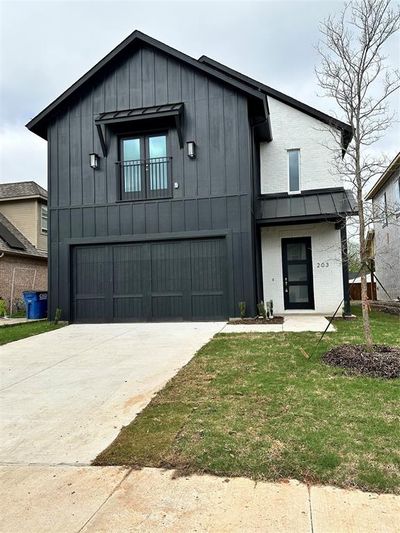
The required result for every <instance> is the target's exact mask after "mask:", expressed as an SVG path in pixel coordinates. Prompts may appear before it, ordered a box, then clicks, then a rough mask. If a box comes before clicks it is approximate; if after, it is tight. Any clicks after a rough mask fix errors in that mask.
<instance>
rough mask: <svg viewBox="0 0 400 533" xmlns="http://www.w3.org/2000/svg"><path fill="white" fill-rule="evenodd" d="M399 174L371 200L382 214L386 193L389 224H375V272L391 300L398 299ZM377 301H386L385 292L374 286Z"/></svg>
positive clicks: (399, 277) (399, 281)
mask: <svg viewBox="0 0 400 533" xmlns="http://www.w3.org/2000/svg"><path fill="white" fill-rule="evenodd" d="M399 179H400V172H396V173H395V174H394V175H393V176H392V177H391V179H390V180H389V181H388V182H387V184H386V185H385V187H383V188H382V189H381V191H380V192H379V194H377V196H376V197H375V198H374V199H373V204H374V205H375V204H378V205H379V206H380V209H379V210H378V213H379V214H380V215H381V214H382V209H383V194H384V192H386V199H387V206H388V213H389V223H388V225H387V226H382V223H381V222H375V224H374V227H375V270H376V275H377V277H378V279H379V281H380V282H381V283H382V285H383V286H384V287H385V289H386V290H387V292H388V293H389V295H390V297H391V298H392V299H396V298H399V297H400V216H396V215H395V211H396V210H397V209H399V208H398V206H399V202H400V198H399V184H398V180H399ZM376 290H377V297H378V300H388V299H389V298H388V296H387V295H386V293H385V291H384V290H383V289H382V288H381V287H380V285H379V283H377V284H376Z"/></svg>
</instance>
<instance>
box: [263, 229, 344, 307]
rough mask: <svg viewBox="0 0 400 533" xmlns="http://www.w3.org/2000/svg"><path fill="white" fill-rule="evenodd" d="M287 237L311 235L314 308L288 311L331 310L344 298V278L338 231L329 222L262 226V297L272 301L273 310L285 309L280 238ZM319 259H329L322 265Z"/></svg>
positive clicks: (323, 260) (323, 261)
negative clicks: (319, 264)
mask: <svg viewBox="0 0 400 533" xmlns="http://www.w3.org/2000/svg"><path fill="white" fill-rule="evenodd" d="M290 237H311V249H312V262H313V279H314V300H315V311H312V310H304V311H299V310H296V311H289V312H295V313H299V312H300V313H302V312H303V313H313V312H314V313H323V314H330V313H333V312H334V311H335V310H336V308H337V306H338V305H339V303H340V301H341V299H342V298H343V278H342V263H341V243H340V231H339V230H336V229H335V225H334V224H330V223H328V222H323V223H319V224H302V225H293V226H282V227H277V228H275V227H268V228H262V230H261V250H262V268H263V283H264V301H268V300H273V301H274V309H275V313H276V314H279V313H283V312H285V309H284V300H283V276H282V250H281V239H282V238H290ZM318 263H324V264H326V263H328V266H324V267H321V266H318ZM339 313H340V314H341V310H339Z"/></svg>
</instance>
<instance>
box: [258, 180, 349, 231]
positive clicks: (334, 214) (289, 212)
mask: <svg viewBox="0 0 400 533" xmlns="http://www.w3.org/2000/svg"><path fill="white" fill-rule="evenodd" d="M352 215H357V208H356V202H355V198H354V196H353V193H352V192H351V191H349V190H345V189H342V188H337V189H327V190H323V189H319V190H314V191H304V192H302V193H301V194H295V195H288V194H283V195H279V194H277V195H272V194H271V195H264V196H261V197H260V199H259V202H258V207H257V223H258V224H260V225H264V226H274V225H281V224H301V223H302V222H313V221H315V222H321V221H324V220H332V221H335V220H338V219H340V218H343V217H345V216H352Z"/></svg>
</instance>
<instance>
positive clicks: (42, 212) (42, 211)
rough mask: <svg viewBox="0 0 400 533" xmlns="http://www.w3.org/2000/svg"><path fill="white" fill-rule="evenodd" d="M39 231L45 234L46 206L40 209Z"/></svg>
mask: <svg viewBox="0 0 400 533" xmlns="http://www.w3.org/2000/svg"><path fill="white" fill-rule="evenodd" d="M40 231H41V232H42V233H45V234H47V205H42V206H41V208H40Z"/></svg>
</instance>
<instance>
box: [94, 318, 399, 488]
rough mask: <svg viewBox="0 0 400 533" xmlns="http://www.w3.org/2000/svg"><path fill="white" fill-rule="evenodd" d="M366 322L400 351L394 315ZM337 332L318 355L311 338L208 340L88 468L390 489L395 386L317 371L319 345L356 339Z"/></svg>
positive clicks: (394, 474) (395, 453)
mask: <svg viewBox="0 0 400 533" xmlns="http://www.w3.org/2000/svg"><path fill="white" fill-rule="evenodd" d="M356 313H357V315H358V316H359V310H356ZM371 318H372V328H373V333H374V336H375V342H377V343H387V344H400V338H399V335H400V322H399V318H398V317H394V316H390V315H385V314H383V313H378V312H373V313H372V315H371ZM335 325H336V326H337V328H338V332H337V333H330V334H327V335H326V336H325V338H324V340H323V341H322V342H321V344H320V345H319V347H318V349H317V351H315V347H316V342H317V340H318V338H319V336H320V334H316V333H276V334H239V333H238V334H232V335H224V334H220V335H217V336H216V337H215V338H214V339H213V340H212V341H211V342H209V343H208V344H207V345H206V346H204V347H203V348H202V349H201V350H200V351H199V352H198V354H197V355H196V356H195V357H194V358H193V359H192V361H191V362H190V363H189V364H188V365H187V366H186V367H185V368H183V369H182V370H181V371H180V372H179V373H178V374H177V375H176V376H175V378H173V379H172V380H171V381H170V382H169V383H168V384H167V386H166V387H165V388H164V389H163V390H162V391H161V392H160V393H159V394H158V395H157V396H156V397H155V398H154V399H153V401H152V402H151V403H150V404H149V406H148V407H147V408H146V409H144V411H143V412H142V413H141V414H140V415H139V416H138V417H137V418H136V419H135V420H134V421H133V422H132V423H131V424H130V425H129V426H127V427H125V428H124V429H123V430H122V431H121V433H120V434H119V436H118V437H117V439H116V440H115V441H114V442H113V443H112V444H111V445H110V446H109V448H107V449H106V450H105V451H104V452H103V453H102V454H100V455H99V457H97V459H96V461H95V464H99V465H135V466H155V467H161V466H167V467H175V468H177V469H178V470H180V471H182V472H184V473H190V472H210V473H213V474H217V475H223V476H248V477H251V478H254V479H268V480H277V479H282V478H296V479H298V480H301V481H306V482H314V483H317V482H319V483H329V484H334V485H339V486H344V487H349V486H350V487H351V486H353V487H359V488H361V489H364V490H374V491H378V492H399V490H400V454H399V442H400V434H399V427H400V424H399V398H400V388H399V380H391V381H389V380H387V381H385V380H382V379H376V378H375V379H373V378H367V377H359V376H354V375H353V376H351V375H346V374H345V373H344V372H343V371H342V370H340V369H335V368H332V367H329V366H326V365H325V364H323V363H322V362H321V361H320V357H321V355H322V354H323V353H324V352H325V351H326V350H327V349H328V348H329V347H331V346H334V345H336V344H340V343H343V342H347V343H360V342H362V338H361V320H360V319H358V320H356V321H352V322H344V321H337V322H336V323H335ZM300 347H302V348H303V349H304V350H306V351H307V352H308V353H310V354H312V353H313V351H315V353H314V355H313V356H312V357H311V359H306V358H305V357H304V355H303V354H302V352H301V350H300Z"/></svg>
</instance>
